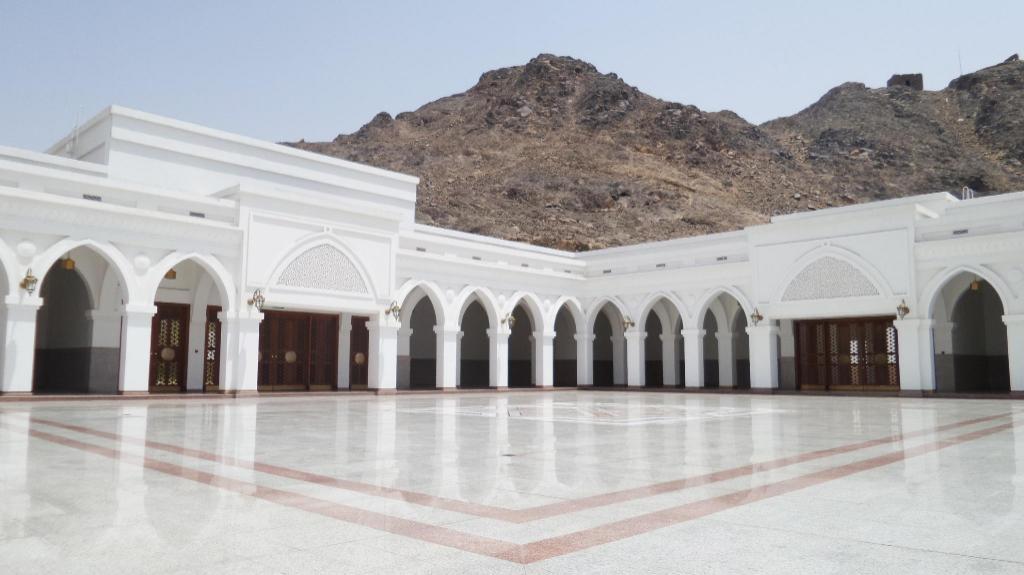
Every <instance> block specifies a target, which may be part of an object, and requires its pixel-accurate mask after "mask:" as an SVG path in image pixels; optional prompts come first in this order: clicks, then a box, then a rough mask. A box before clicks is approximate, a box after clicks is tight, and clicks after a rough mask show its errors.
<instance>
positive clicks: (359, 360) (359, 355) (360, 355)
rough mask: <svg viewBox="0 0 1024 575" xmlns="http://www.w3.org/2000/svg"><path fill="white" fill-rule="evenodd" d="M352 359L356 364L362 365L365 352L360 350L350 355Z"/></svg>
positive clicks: (364, 361) (364, 360) (364, 359)
mask: <svg viewBox="0 0 1024 575" xmlns="http://www.w3.org/2000/svg"><path fill="white" fill-rule="evenodd" d="M352 361H354V362H356V365H363V364H364V363H366V354H365V353H363V352H361V351H360V352H358V353H356V354H355V356H353V357H352Z"/></svg>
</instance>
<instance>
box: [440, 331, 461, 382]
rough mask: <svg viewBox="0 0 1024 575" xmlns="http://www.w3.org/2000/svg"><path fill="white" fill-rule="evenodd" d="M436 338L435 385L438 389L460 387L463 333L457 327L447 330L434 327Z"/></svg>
mask: <svg viewBox="0 0 1024 575" xmlns="http://www.w3.org/2000/svg"><path fill="white" fill-rule="evenodd" d="M434 333H435V334H437V336H436V337H435V338H434V339H435V340H436V341H437V353H436V354H435V357H437V362H436V364H435V367H436V370H437V371H436V375H435V378H436V379H435V380H434V385H436V386H437V387H438V388H444V389H451V388H454V387H456V386H457V385H458V369H459V339H460V338H459V336H460V335H462V332H461V331H459V328H457V327H450V328H445V327H442V326H436V325H435V326H434Z"/></svg>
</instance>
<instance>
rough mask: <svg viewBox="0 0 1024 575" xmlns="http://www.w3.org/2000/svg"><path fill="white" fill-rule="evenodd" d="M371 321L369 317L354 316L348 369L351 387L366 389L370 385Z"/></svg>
mask: <svg viewBox="0 0 1024 575" xmlns="http://www.w3.org/2000/svg"><path fill="white" fill-rule="evenodd" d="M369 322H370V318H368V317H359V316H355V317H353V318H352V335H351V339H350V340H349V342H350V344H349V352H348V366H349V367H348V369H349V375H348V377H349V380H348V381H349V387H350V388H351V389H366V388H367V387H368V383H367V382H368V379H367V374H368V373H369V371H368V370H367V364H368V363H369V360H370V332H369V331H368V330H367V328H366V326H367V324H368V323H369Z"/></svg>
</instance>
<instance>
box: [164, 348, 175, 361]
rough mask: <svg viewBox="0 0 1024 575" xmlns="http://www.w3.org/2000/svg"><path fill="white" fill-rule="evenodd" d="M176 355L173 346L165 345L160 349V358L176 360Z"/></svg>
mask: <svg viewBox="0 0 1024 575" xmlns="http://www.w3.org/2000/svg"><path fill="white" fill-rule="evenodd" d="M176 355H177V353H175V351H174V348H173V347H165V348H163V349H161V350H160V359H162V360H164V361H174V357H175V356H176Z"/></svg>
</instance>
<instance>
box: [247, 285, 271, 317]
mask: <svg viewBox="0 0 1024 575" xmlns="http://www.w3.org/2000/svg"><path fill="white" fill-rule="evenodd" d="M246 303H248V304H249V307H254V308H256V311H258V312H262V311H263V306H264V304H266V303H267V298H266V297H264V296H263V290H261V289H256V291H254V292H252V297H251V298H249V301H247V302H246Z"/></svg>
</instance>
